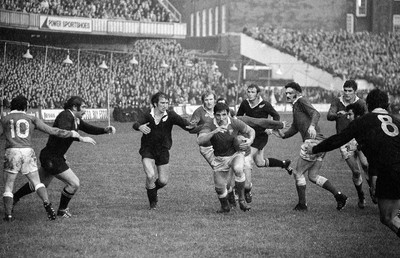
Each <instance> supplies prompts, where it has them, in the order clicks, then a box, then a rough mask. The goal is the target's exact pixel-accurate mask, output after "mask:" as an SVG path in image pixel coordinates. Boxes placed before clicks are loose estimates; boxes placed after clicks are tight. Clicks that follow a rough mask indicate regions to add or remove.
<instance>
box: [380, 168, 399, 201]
mask: <svg viewBox="0 0 400 258" xmlns="http://www.w3.org/2000/svg"><path fill="white" fill-rule="evenodd" d="M375 195H376V197H378V198H381V199H390V200H399V199H400V173H395V172H392V175H387V174H386V175H379V176H378V179H377V180H376V192H375Z"/></svg>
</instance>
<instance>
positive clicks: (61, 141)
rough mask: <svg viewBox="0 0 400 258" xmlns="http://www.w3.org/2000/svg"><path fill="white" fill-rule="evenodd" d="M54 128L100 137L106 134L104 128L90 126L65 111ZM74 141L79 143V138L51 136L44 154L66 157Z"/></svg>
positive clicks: (58, 117) (59, 116) (55, 122)
mask: <svg viewBox="0 0 400 258" xmlns="http://www.w3.org/2000/svg"><path fill="white" fill-rule="evenodd" d="M53 127H57V128H60V129H64V130H74V131H79V130H82V131H84V132H85V133H88V134H93V135H98V134H105V133H106V132H105V131H104V128H102V127H97V126H93V125H90V124H88V123H86V122H84V121H83V120H80V119H78V118H75V116H74V115H73V114H72V112H71V111H70V110H64V111H62V112H61V113H60V114H58V116H57V117H56V120H55V121H54V124H53ZM73 141H78V139H77V138H59V137H57V136H53V135H50V136H49V140H48V141H47V144H46V147H44V149H43V150H42V151H43V152H46V153H49V154H52V155H57V156H59V155H60V156H64V155H65V153H67V151H68V149H69V147H70V146H71V144H72V142H73Z"/></svg>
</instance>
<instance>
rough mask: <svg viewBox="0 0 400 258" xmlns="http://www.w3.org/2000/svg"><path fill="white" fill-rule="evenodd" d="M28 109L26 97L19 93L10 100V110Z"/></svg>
mask: <svg viewBox="0 0 400 258" xmlns="http://www.w3.org/2000/svg"><path fill="white" fill-rule="evenodd" d="M27 109H28V99H27V98H25V97H24V96H22V95H19V96H17V97H15V98H13V99H12V100H11V110H19V111H26V110H27Z"/></svg>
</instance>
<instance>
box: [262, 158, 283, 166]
mask: <svg viewBox="0 0 400 258" xmlns="http://www.w3.org/2000/svg"><path fill="white" fill-rule="evenodd" d="M265 166H266V167H271V168H275V167H279V168H283V167H284V166H285V165H284V164H283V161H282V160H279V159H274V158H268V159H267V160H266V161H265Z"/></svg>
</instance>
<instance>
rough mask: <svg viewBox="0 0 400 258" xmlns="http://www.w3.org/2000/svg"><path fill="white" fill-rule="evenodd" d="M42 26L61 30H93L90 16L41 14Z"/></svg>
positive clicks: (42, 27)
mask: <svg viewBox="0 0 400 258" xmlns="http://www.w3.org/2000/svg"><path fill="white" fill-rule="evenodd" d="M40 28H41V29H50V30H61V31H76V32H92V20H91V19H90V18H78V17H58V16H43V15H41V16H40Z"/></svg>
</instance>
